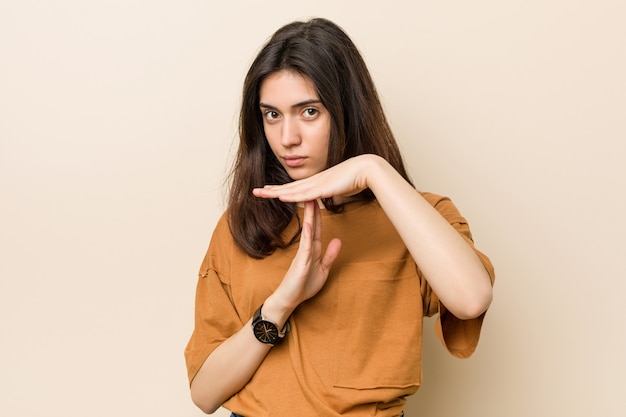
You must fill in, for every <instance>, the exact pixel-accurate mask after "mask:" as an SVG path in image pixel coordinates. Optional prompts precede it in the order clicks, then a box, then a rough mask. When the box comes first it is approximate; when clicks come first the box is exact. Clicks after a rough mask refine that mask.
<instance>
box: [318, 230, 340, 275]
mask: <svg viewBox="0 0 626 417" xmlns="http://www.w3.org/2000/svg"><path fill="white" fill-rule="evenodd" d="M341 244H342V243H341V240H339V239H337V238H335V239H333V240H331V241H330V243H328V246H327V247H326V252H325V253H324V257H323V258H322V260H321V261H320V266H321V267H322V269H323V270H324V271H325V272H326V273H328V271H329V270H330V267H331V266H333V262H335V259H337V257H338V256H339V252H340V251H341Z"/></svg>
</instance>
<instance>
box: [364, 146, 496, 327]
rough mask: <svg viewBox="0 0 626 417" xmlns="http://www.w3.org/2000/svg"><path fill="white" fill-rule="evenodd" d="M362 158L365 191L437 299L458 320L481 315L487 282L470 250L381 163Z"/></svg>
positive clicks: (488, 290)
mask: <svg viewBox="0 0 626 417" xmlns="http://www.w3.org/2000/svg"><path fill="white" fill-rule="evenodd" d="M367 158H368V162H367V164H366V165H367V168H366V169H367V185H368V187H369V188H370V189H371V190H372V192H373V193H374V195H375V196H376V199H377V200H378V202H379V204H380V205H381V207H382V208H383V210H384V211H385V213H386V215H387V217H389V219H390V220H391V222H392V224H393V225H394V226H395V228H396V230H397V231H398V233H399V234H400V237H401V238H402V240H403V241H404V243H405V245H406V246H407V248H408V250H409V252H410V253H411V255H412V256H413V258H414V259H415V261H416V263H417V264H418V265H419V267H420V270H421V271H422V273H423V274H424V276H425V278H426V279H427V281H428V283H429V284H430V286H431V287H432V288H433V290H434V291H435V293H436V294H437V295H438V296H439V299H440V300H441V301H442V303H443V304H444V305H445V306H446V307H447V308H448V310H449V311H450V312H451V313H452V314H454V315H455V316H457V317H458V318H461V319H469V318H473V317H477V316H479V315H480V314H482V313H483V312H484V311H485V310H486V309H487V307H488V306H489V304H490V302H491V295H492V292H491V281H490V279H489V276H488V274H487V271H486V270H485V268H484V266H483V265H482V263H481V262H480V259H479V258H478V256H477V255H476V253H475V252H474V250H473V248H472V247H471V246H470V245H468V244H467V242H465V240H464V239H463V237H462V236H461V235H460V234H459V233H458V232H457V231H456V230H455V229H454V228H453V227H452V226H451V225H450V224H449V223H448V222H447V221H446V220H445V219H444V218H443V217H442V216H441V215H440V214H439V212H437V210H436V209H435V208H434V207H433V206H432V205H431V204H430V203H428V202H427V201H426V200H425V199H424V198H423V197H422V196H421V195H420V193H419V192H417V191H416V190H415V189H414V188H413V187H412V186H411V185H410V184H409V183H408V182H407V181H405V180H404V178H402V176H400V175H399V174H398V173H397V171H396V170H395V169H394V168H393V167H392V166H391V165H389V164H388V163H387V162H386V161H385V160H384V159H382V158H380V157H376V156H367Z"/></svg>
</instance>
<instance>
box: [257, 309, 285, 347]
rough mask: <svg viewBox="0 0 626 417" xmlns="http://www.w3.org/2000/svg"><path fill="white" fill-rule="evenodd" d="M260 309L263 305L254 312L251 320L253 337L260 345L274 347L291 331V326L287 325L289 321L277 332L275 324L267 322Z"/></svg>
mask: <svg viewBox="0 0 626 417" xmlns="http://www.w3.org/2000/svg"><path fill="white" fill-rule="evenodd" d="M262 308H263V304H261V307H259V309H258V310H257V311H255V312H254V316H253V318H252V330H253V331H254V336H255V337H256V338H257V340H258V341H259V342H261V343H265V344H267V345H275V344H276V343H278V342H280V341H281V340H283V337H285V334H286V333H287V332H288V331H289V330H291V326H290V325H289V321H287V322H285V326H284V327H283V329H282V330H281V331H278V327H277V326H276V324H275V323H272V322H271V321H267V320H265V319H264V318H263V315H262V314H261V309H262Z"/></svg>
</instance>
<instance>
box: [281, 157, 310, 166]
mask: <svg viewBox="0 0 626 417" xmlns="http://www.w3.org/2000/svg"><path fill="white" fill-rule="evenodd" d="M305 160H306V157H305V156H300V155H287V156H283V161H285V165H287V166H288V167H291V168H294V167H299V166H300V165H302V164H304V161H305Z"/></svg>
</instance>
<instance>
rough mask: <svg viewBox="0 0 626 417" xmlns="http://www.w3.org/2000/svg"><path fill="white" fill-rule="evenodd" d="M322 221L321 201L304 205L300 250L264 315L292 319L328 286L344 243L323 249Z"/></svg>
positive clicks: (334, 242) (335, 240)
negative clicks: (299, 308)
mask: <svg viewBox="0 0 626 417" xmlns="http://www.w3.org/2000/svg"><path fill="white" fill-rule="evenodd" d="M321 236H322V221H321V215H320V208H319V206H318V203H317V201H307V202H305V203H304V221H303V224H302V234H301V236H300V246H299V248H298V252H297V253H296V256H295V257H294V259H293V261H292V262H291V266H290V267H289V270H288V271H287V274H286V275H285V277H284V278H283V280H282V282H281V283H280V285H279V286H278V288H277V289H276V291H275V292H274V293H273V294H272V295H271V296H270V297H269V298H268V299H267V301H266V303H265V305H264V307H263V312H264V316H265V315H267V316H268V317H271V316H272V315H273V314H272V313H271V310H273V309H275V311H274V314H276V316H275V317H276V319H277V321H279V322H282V320H281V318H283V317H284V318H285V319H286V317H288V316H289V315H290V314H291V312H292V311H293V310H295V308H296V307H297V306H298V305H300V303H302V302H303V301H306V300H308V299H309V298H311V297H313V296H315V295H316V294H317V293H318V292H319V291H320V290H321V289H322V287H323V286H324V284H325V283H326V279H327V278H328V273H329V271H330V268H331V266H332V264H333V262H334V261H335V259H337V256H338V255H339V251H340V250H341V240H339V239H333V240H331V241H330V243H329V244H328V247H327V248H326V251H325V252H323V248H322V241H321Z"/></svg>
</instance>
